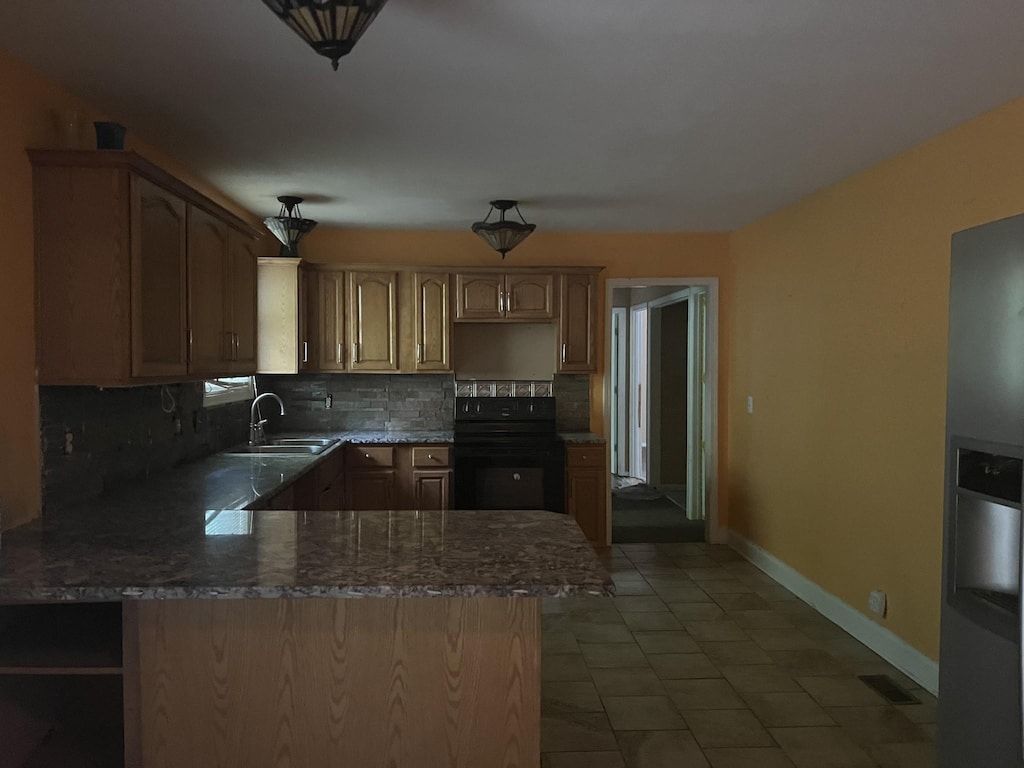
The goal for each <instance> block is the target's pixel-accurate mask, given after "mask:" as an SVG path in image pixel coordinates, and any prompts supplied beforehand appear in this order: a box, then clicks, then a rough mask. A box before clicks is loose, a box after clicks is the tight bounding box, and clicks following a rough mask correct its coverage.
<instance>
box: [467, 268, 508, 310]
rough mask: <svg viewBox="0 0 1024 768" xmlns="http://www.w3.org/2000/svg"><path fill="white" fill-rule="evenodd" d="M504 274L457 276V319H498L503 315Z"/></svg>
mask: <svg viewBox="0 0 1024 768" xmlns="http://www.w3.org/2000/svg"><path fill="white" fill-rule="evenodd" d="M504 290H505V278H504V275H501V274H497V273H488V274H480V275H456V276H455V319H456V320H496V319H499V318H501V317H502V316H503V314H504V313H503V312H502V308H503V305H502V304H499V302H501V301H502V296H503V292H504Z"/></svg>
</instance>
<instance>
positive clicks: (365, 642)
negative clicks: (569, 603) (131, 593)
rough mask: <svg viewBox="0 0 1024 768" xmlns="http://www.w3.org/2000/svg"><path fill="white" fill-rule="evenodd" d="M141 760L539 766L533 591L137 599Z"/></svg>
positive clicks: (278, 766)
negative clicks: (514, 594) (520, 594)
mask: <svg viewBox="0 0 1024 768" xmlns="http://www.w3.org/2000/svg"><path fill="white" fill-rule="evenodd" d="M138 615H139V682H140V690H141V702H140V704H141V732H142V752H143V755H144V764H145V765H146V766H147V768H178V767H179V766H182V765H188V766H194V767H195V768H235V767H237V768H250V766H256V765H258V766H265V767H266V768H293V767H294V768H300V766H301V768H320V767H321V766H323V767H324V768H327V766H331V767H335V768H336V767H340V766H360V768H370V767H375V766H380V767H381V768H383V767H384V766H397V767H402V766H415V767H416V768H419V767H420V766H446V767H455V766H465V767H466V768H476V767H477V766H501V767H504V768H514V767H516V768H518V767H520V766H522V767H529V768H536V766H538V765H539V764H540V617H539V606H538V600H537V599H535V598H525V599H516V598H475V599H471V598H419V599H366V600H327V599H305V600H302V599H299V600H287V599H281V600H225V601H220V600H177V601H147V602H144V603H141V604H140V605H139V614H138Z"/></svg>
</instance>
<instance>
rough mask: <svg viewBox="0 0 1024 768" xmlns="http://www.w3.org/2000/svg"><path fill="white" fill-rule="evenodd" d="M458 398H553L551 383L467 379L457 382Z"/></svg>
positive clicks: (456, 392) (456, 391)
mask: <svg viewBox="0 0 1024 768" xmlns="http://www.w3.org/2000/svg"><path fill="white" fill-rule="evenodd" d="M455 394H456V396H458V397H551V395H552V394H553V393H552V391H551V382H550V381H488V380H478V379H466V380H463V381H456V382H455Z"/></svg>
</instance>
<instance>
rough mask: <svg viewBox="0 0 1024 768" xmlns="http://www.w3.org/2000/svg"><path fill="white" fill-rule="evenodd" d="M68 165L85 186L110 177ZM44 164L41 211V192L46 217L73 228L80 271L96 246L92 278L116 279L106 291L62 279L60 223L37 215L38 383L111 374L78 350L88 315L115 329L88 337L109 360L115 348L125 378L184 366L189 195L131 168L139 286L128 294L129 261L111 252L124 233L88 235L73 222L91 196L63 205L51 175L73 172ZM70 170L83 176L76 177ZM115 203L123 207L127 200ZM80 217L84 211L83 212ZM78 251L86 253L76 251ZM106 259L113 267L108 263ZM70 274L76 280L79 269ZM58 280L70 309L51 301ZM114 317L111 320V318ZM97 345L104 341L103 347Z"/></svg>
mask: <svg viewBox="0 0 1024 768" xmlns="http://www.w3.org/2000/svg"><path fill="white" fill-rule="evenodd" d="M63 170H64V171H65V174H66V175H67V177H68V178H67V181H68V183H69V184H70V185H72V188H73V189H74V188H77V187H78V186H79V185H81V187H82V188H86V189H88V188H90V187H92V186H93V185H94V183H95V182H96V181H97V180H98V178H97V177H99V176H100V175H106V174H103V173H102V171H100V169H63ZM46 171H50V172H49V173H47V172H46ZM46 171H43V170H42V169H39V168H37V169H36V176H37V182H36V200H37V209H38V208H40V207H43V202H42V200H45V207H46V211H45V213H40V216H46V217H52V218H53V219H56V220H58V221H59V225H61V226H59V229H64V230H65V231H67V230H71V231H69V232H68V235H69V237H71V238H72V240H71V242H69V243H68V244H67V245H68V251H67V253H68V254H69V258H68V262H69V266H70V267H71V269H72V270H73V271H74V273H76V274H81V272H84V271H86V270H88V268H89V263H88V261H89V256H86V255H85V254H90V256H92V257H93V258H95V259H96V261H95V262H94V264H95V266H96V267H97V269H96V271H95V272H94V276H95V277H100V278H105V279H107V280H109V281H110V283H111V285H110V288H108V289H107V291H106V292H105V293H96V294H91V293H90V294H79V295H75V293H76V292H75V290H74V288H75V285H74V283H71V284H62V283H63V281H62V280H61V276H60V274H58V273H56V272H55V271H54V270H55V268H56V269H58V270H59V269H60V267H61V263H60V261H59V260H57V259H56V258H55V257H56V254H54V252H53V250H52V248H53V246H54V244H53V243H51V242H50V241H49V237H50V236H52V235H53V234H54V231H55V229H57V227H55V228H53V229H51V228H46V231H45V233H44V232H43V231H42V229H41V228H40V226H39V223H38V222H37V225H36V262H37V264H36V269H37V272H36V289H37V292H38V293H37V296H36V302H37V313H38V316H39V326H40V327H39V334H38V340H39V345H40V346H39V350H38V353H39V383H40V384H45V383H47V382H48V381H51V380H52V382H53V383H58V382H62V381H69V382H70V381H74V382H76V383H85V382H88V381H90V380H92V379H93V378H94V377H100V378H101V379H105V378H106V374H105V373H104V372H103V371H100V370H97V369H95V368H93V367H92V366H91V365H89V362H88V361H87V360H84V359H80V358H79V357H78V354H77V352H78V351H79V350H81V347H80V346H79V344H78V343H77V342H80V341H83V340H82V339H75V337H76V335H77V334H76V329H80V328H81V327H82V326H81V324H82V323H85V324H86V325H87V326H93V327H96V328H97V329H109V330H110V331H111V335H110V336H109V337H108V336H106V335H105V334H99V335H97V336H94V337H92V338H90V339H88V340H86V343H87V344H89V346H90V347H92V348H94V349H95V351H96V352H97V353H98V354H99V355H100V359H104V358H106V356H107V355H108V354H110V355H112V356H113V357H114V358H115V360H113V361H112V364H113V367H112V368H111V369H110V373H114V374H115V375H116V377H117V379H119V380H124V379H127V378H131V377H149V376H155V377H164V376H182V375H184V374H186V373H187V372H188V321H187V318H186V315H185V313H186V297H187V295H188V291H187V285H186V277H185V276H186V253H187V251H188V245H187V244H188V226H187V218H186V208H187V206H186V205H185V201H184V200H182V199H181V198H180V197H178V196H177V195H174V194H173V193H171V192H168V191H167V190H166V189H164V188H163V187H160V186H158V185H156V184H154V183H152V182H151V181H148V180H146V179H145V178H142V177H141V176H138V175H135V174H132V175H131V176H130V177H129V185H130V187H131V204H130V222H129V224H128V232H127V233H126V234H127V237H128V240H129V242H130V248H131V263H130V266H129V268H128V272H129V273H130V275H131V285H130V287H129V294H128V295H127V296H125V295H124V294H123V290H124V287H125V286H124V285H123V282H122V281H123V276H122V275H121V274H120V273H121V270H122V269H123V266H124V265H123V264H122V263H120V259H119V258H118V257H117V256H118V254H117V253H116V252H115V251H107V250H106V247H110V248H118V249H119V248H120V247H122V242H121V241H120V237H118V238H117V241H116V242H108V243H106V244H104V243H102V241H101V242H99V243H97V242H95V241H93V238H92V237H90V236H89V235H88V234H84V235H83V234H82V233H81V232H80V231H79V230H76V229H74V227H75V220H76V218H77V217H78V215H79V214H77V213H76V211H77V210H79V206H80V205H81V203H82V202H83V201H81V200H78V199H76V200H74V201H73V204H72V201H70V200H69V201H68V202H69V205H68V208H67V209H65V210H64V211H63V212H62V211H60V210H59V209H58V204H57V203H56V201H54V200H53V198H52V197H51V193H52V192H53V190H52V189H48V188H47V183H46V182H47V181H51V180H53V179H54V177H57V178H60V177H61V176H64V175H65V174H61V173H59V172H55V171H54V169H50V168H47V169H46ZM107 173H108V174H109V173H110V172H109V171H108V172H107ZM115 173H116V172H115ZM42 176H45V177H47V178H46V181H42V180H41V179H40V178H39V177H42ZM71 176H74V177H75V178H74V179H72V178H70V177H71ZM97 191H98V190H97ZM93 202H99V203H100V204H103V202H104V201H103V200H102V193H101V199H99V200H95V201H93ZM107 204H109V202H108V203H107ZM112 208H120V201H117V202H116V203H115V204H114V206H112ZM108 213H109V212H108ZM118 213H119V212H118V211H116V210H114V211H113V214H114V215H113V216H112V217H111V219H118V218H120V216H119V215H118ZM82 218H83V219H84V215H83V216H82ZM119 223H122V224H123V222H119ZM115 231H116V230H115ZM95 234H96V235H97V236H98V235H99V233H95ZM111 234H114V233H113V232H112V233H111ZM76 235H77V236H76ZM105 246H106V247H105ZM74 254H82V255H81V256H79V257H78V258H75V257H74ZM112 257H113V258H112ZM101 265H102V266H106V267H107V269H102V268H100V267H101ZM107 270H109V271H107ZM66 277H67V278H69V279H70V278H71V277H72V274H68V275H67V276H66ZM58 286H59V288H58ZM55 288H57V289H58V290H61V291H62V293H63V295H64V297H65V299H66V300H67V302H68V303H67V304H66V305H65V307H66V308H67V310H68V314H67V315H66V316H65V315H63V314H62V313H61V311H60V310H61V307H60V305H59V304H55V303H54V302H53V301H52V299H53V296H52V294H51V293H50V291H51V290H54V289H55ZM90 296H94V297H95V303H93V302H92V301H90V300H89V299H90ZM101 297H102V298H101ZM125 300H127V301H128V304H129V306H130V307H131V320H130V323H129V324H128V327H127V328H125V327H124V325H123V324H122V323H120V322H119V320H120V317H122V316H121V312H122V311H123V304H124V302H125ZM108 313H109V314H108ZM111 321H113V325H108V323H110V322H111ZM55 326H56V327H55ZM54 330H57V331H58V333H59V335H60V338H59V339H56V338H54V333H53V331H54ZM126 337H130V339H131V347H130V351H129V350H125V349H123V345H124V342H125V340H126ZM72 339H75V342H76V343H71V341H72ZM108 341H109V342H110V344H109V346H108V344H107V342H108ZM65 345H67V346H65ZM99 347H103V348H104V349H103V350H102V351H101V350H100V349H98V348H99ZM125 352H128V354H129V356H130V365H125V357H124V355H125Z"/></svg>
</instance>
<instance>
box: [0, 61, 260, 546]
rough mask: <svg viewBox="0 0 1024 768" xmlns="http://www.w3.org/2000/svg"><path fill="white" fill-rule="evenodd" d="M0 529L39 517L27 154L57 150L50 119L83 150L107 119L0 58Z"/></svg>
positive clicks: (138, 146) (144, 150)
mask: <svg viewBox="0 0 1024 768" xmlns="http://www.w3.org/2000/svg"><path fill="white" fill-rule="evenodd" d="M0 93H2V94H3V107H2V108H0V179H2V180H3V183H2V184H0V232H2V233H3V236H2V237H0V264H2V265H3V284H4V297H3V301H0V328H2V329H3V332H2V333H0V529H3V528H10V527H12V526H14V525H17V524H19V523H22V522H24V521H26V520H29V519H31V518H33V517H36V516H37V515H38V513H39V507H40V456H39V404H38V398H37V394H36V385H35V339H34V335H35V322H34V299H33V280H34V276H33V258H32V169H31V166H30V165H29V162H28V157H27V156H26V154H25V151H24V150H25V148H26V147H54V146H62V143H61V142H59V140H58V136H59V134H58V132H57V127H56V124H55V121H54V112H55V111H56V112H62V113H69V112H77V113H78V114H79V118H80V124H81V131H80V140H81V146H82V148H89V147H91V146H95V134H94V133H93V129H92V121H93V120H104V119H111V118H109V117H106V116H104V115H103V114H101V113H100V112H98V111H97V110H95V109H93V108H91V107H89V106H88V105H86V104H85V103H83V102H82V101H80V100H78V99H76V98H75V97H74V96H72V95H71V94H69V93H68V92H67V91H65V90H64V89H63V88H61V87H60V86H58V85H56V84H55V83H53V82H51V81H49V80H47V79H46V78H44V77H42V76H40V75H39V74H38V73H36V72H34V71H33V70H32V69H30V68H29V67H28V66H26V65H25V64H24V63H22V62H21V61H19V60H17V59H15V58H13V57H12V56H10V55H9V54H7V53H6V52H4V51H0ZM128 137H129V140H128V148H129V149H135V150H136V151H138V152H140V153H141V154H144V155H146V156H147V157H148V158H150V159H151V160H153V161H154V162H156V163H158V164H160V165H161V166H163V167H164V168H166V169H167V170H169V171H171V172H172V173H175V174H177V175H179V176H180V177H181V178H183V179H184V180H185V181H187V182H189V183H190V184H193V185H194V186H196V187H197V188H198V189H200V190H202V191H203V192H205V193H206V194H208V195H210V196H211V197H213V198H215V199H217V200H218V201H219V202H221V203H223V204H225V205H227V206H228V207H230V208H231V209H232V210H234V211H235V212H236V213H239V214H241V215H244V216H245V217H246V218H247V219H248V220H249V221H253V219H252V217H251V216H249V215H248V214H245V213H244V212H243V211H241V210H240V209H239V208H238V206H237V205H233V204H231V202H230V201H229V200H226V199H225V198H224V197H223V196H221V195H219V194H218V193H217V192H216V191H215V190H213V189H212V188H211V187H209V186H208V185H206V184H204V183H203V182H202V181H201V180H199V179H198V178H196V177H195V176H194V175H193V174H190V173H188V172H187V171H185V170H184V169H182V168H181V167H180V166H179V165H178V164H177V163H175V162H173V161H171V160H170V159H169V158H168V157H166V156H165V155H163V154H161V153H160V152H158V151H156V150H154V149H153V148H151V147H149V146H147V145H145V144H142V143H140V142H138V141H137V140H136V139H135V137H134V136H133V135H132V133H131V127H130V126H129V132H128Z"/></svg>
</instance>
